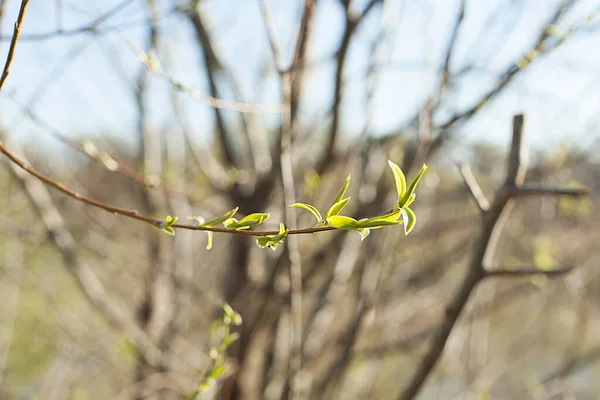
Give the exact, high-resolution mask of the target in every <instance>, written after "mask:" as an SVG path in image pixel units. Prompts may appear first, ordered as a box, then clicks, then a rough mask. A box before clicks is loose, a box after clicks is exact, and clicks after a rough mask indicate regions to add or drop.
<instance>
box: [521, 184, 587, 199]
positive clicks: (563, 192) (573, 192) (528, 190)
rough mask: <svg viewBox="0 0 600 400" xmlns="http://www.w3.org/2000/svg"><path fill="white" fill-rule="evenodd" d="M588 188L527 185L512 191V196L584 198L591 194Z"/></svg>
mask: <svg viewBox="0 0 600 400" xmlns="http://www.w3.org/2000/svg"><path fill="white" fill-rule="evenodd" d="M589 192H590V191H589V189H588V188H586V187H580V188H559V187H546V186H542V185H533V184H525V185H520V186H518V187H515V188H512V189H511V195H512V196H567V197H583V196H587V195H588V194H589Z"/></svg>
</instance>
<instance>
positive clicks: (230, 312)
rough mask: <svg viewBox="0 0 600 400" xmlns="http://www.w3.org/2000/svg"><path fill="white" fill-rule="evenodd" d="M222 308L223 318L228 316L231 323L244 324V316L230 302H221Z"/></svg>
mask: <svg viewBox="0 0 600 400" xmlns="http://www.w3.org/2000/svg"><path fill="white" fill-rule="evenodd" d="M221 308H222V309H223V319H224V320H225V318H227V320H228V321H230V323H233V324H234V325H241V324H242V317H241V315H240V314H239V313H237V312H236V311H235V310H234V309H233V308H232V307H231V306H230V305H229V304H227V303H226V302H224V301H223V302H221Z"/></svg>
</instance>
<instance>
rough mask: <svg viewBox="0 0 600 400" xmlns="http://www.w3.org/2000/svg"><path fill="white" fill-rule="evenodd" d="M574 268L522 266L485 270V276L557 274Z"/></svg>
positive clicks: (566, 272)
mask: <svg viewBox="0 0 600 400" xmlns="http://www.w3.org/2000/svg"><path fill="white" fill-rule="evenodd" d="M574 269H575V267H574V266H572V265H568V266H560V267H554V268H550V269H547V270H542V269H538V268H522V269H504V268H501V269H491V270H488V271H486V272H485V277H486V278H519V277H527V276H533V275H544V276H548V277H550V276H558V275H565V274H568V273H569V272H571V271H573V270H574Z"/></svg>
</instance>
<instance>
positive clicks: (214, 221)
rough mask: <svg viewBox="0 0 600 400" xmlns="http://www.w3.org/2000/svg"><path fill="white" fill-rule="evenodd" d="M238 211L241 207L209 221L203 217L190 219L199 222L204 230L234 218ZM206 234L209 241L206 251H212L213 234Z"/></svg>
mask: <svg viewBox="0 0 600 400" xmlns="http://www.w3.org/2000/svg"><path fill="white" fill-rule="evenodd" d="M238 209H239V207H236V208H234V209H233V210H231V211H229V212H227V213H225V214H223V215H221V216H220V217H217V218H213V219H211V220H209V221H205V220H204V218H202V217H201V216H197V217H189V219H192V220H195V221H198V224H199V225H200V226H202V227H204V228H210V227H212V226H215V225H219V224H222V223H223V222H225V221H226V220H228V219H230V218H231V217H233V216H234V215H235V213H237V211H238ZM206 234H207V235H208V239H207V241H206V249H207V250H210V249H212V243H213V233H212V232H211V231H206Z"/></svg>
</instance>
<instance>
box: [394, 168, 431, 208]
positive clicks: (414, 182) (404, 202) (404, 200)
mask: <svg viewBox="0 0 600 400" xmlns="http://www.w3.org/2000/svg"><path fill="white" fill-rule="evenodd" d="M425 171H427V164H423V166H422V167H421V169H420V170H419V173H418V174H417V176H415V178H414V179H413V180H412V182H411V183H410V185H409V186H408V190H407V191H406V193H405V194H404V197H403V198H402V200H401V201H400V204H399V206H400V208H402V207H406V206H407V204H408V200H409V199H410V197H411V196H412V195H413V194H414V193H415V189H416V188H417V185H418V184H419V181H420V180H421V178H422V177H423V174H425ZM413 200H414V199H413Z"/></svg>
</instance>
